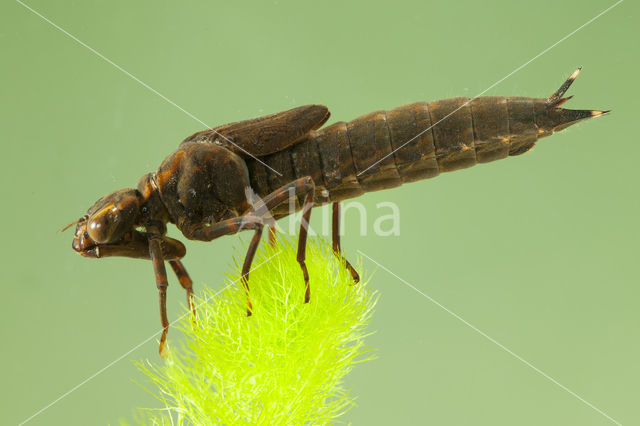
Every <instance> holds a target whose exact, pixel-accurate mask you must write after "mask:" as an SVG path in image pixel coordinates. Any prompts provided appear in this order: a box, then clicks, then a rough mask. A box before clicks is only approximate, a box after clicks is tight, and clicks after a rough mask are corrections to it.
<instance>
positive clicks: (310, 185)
mask: <svg viewBox="0 0 640 426" xmlns="http://www.w3.org/2000/svg"><path fill="white" fill-rule="evenodd" d="M315 187H316V185H315V183H314V182H313V179H312V178H311V177H310V176H306V177H303V178H300V179H296V180H294V181H293V182H291V183H288V184H286V185H284V186H282V187H280V188H279V189H276V190H275V191H273V192H272V193H271V194H269V195H267V196H266V197H265V198H264V199H263V200H262V203H263V205H264V207H265V208H266V209H267V210H273V209H274V208H276V207H278V206H279V205H280V204H282V203H283V202H285V201H287V200H288V199H289V197H291V196H294V195H295V196H297V195H303V194H306V195H305V199H304V203H303V206H302V222H301V223H300V235H299V236H298V254H297V256H296V260H297V261H298V263H299V264H300V268H302V275H303V277H304V285H305V295H304V302H305V303H307V302H309V298H310V295H311V290H310V288H309V272H308V271H307V265H306V263H305V259H306V248H307V233H308V229H309V219H310V217H311V208H312V207H313V196H314V194H315ZM258 210H260V206H259V207H258Z"/></svg>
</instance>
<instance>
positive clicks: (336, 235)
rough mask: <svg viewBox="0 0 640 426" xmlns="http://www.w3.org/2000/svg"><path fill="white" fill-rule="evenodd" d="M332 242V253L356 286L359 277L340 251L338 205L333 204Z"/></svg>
mask: <svg viewBox="0 0 640 426" xmlns="http://www.w3.org/2000/svg"><path fill="white" fill-rule="evenodd" d="M332 231H333V232H332V237H333V238H332V241H333V252H334V253H335V255H336V256H338V257H339V258H340V259H342V260H343V261H344V263H345V266H346V267H347V269H348V270H349V272H350V273H351V278H353V284H358V283H359V282H360V275H358V272H357V271H356V270H355V268H354V267H353V266H351V263H349V261H348V260H347V259H346V258H345V257H344V256H343V254H342V250H341V247H340V203H338V202H335V203H333V229H332Z"/></svg>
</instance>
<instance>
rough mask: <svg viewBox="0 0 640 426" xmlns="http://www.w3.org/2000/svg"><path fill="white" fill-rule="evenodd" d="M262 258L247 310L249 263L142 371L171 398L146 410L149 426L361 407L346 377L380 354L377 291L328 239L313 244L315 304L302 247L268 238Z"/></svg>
mask: <svg viewBox="0 0 640 426" xmlns="http://www.w3.org/2000/svg"><path fill="white" fill-rule="evenodd" d="M262 247H263V248H262V249H261V250H260V251H259V253H258V254H257V255H256V258H255V260H254V262H253V265H254V269H253V270H252V271H251V274H250V275H251V279H250V285H251V291H250V297H251V302H252V304H253V315H252V316H250V317H247V316H246V296H245V293H244V290H243V288H242V285H241V282H240V278H239V277H240V272H239V270H240V268H239V265H236V268H235V269H236V272H235V273H234V274H233V275H232V276H230V277H229V278H228V285H227V286H226V287H225V288H224V289H223V290H222V291H219V292H214V291H213V290H210V289H206V290H204V291H203V292H202V295H201V296H200V297H199V298H198V299H197V300H196V304H197V305H199V306H198V308H197V310H198V312H197V320H196V321H195V323H194V322H193V321H189V320H187V319H186V318H185V320H183V321H182V322H181V324H180V325H179V326H178V328H181V329H182V332H183V333H184V335H185V339H184V341H183V342H182V343H181V344H179V345H178V346H176V347H174V348H171V349H170V351H169V354H168V357H167V359H166V360H165V361H162V362H153V363H152V362H147V363H145V364H140V368H141V369H142V370H143V372H144V373H145V374H146V375H147V376H148V377H149V378H150V379H151V382H152V383H153V384H154V385H155V387H157V390H155V391H151V392H152V394H154V396H156V397H157V398H158V399H159V400H161V401H162V403H163V404H164V408H161V409H143V410H142V412H141V415H142V416H143V418H142V419H140V420H141V421H142V422H144V423H146V424H172V425H173V424H196V425H204V424H227V425H231V424H233V425H237V424H282V425H285V424H286V425H289V424H303V423H307V424H328V423H334V422H336V421H337V419H338V418H339V417H340V416H341V415H342V414H344V413H345V412H346V411H348V410H349V409H350V408H352V407H353V405H354V399H355V398H354V396H353V395H351V394H350V393H349V390H348V389H347V387H346V386H345V383H344V377H345V375H346V374H347V373H348V372H349V371H350V370H351V369H352V367H353V366H354V365H355V364H357V363H361V362H363V361H367V360H370V359H372V358H373V353H372V351H371V350H370V349H369V348H368V347H367V346H365V343H364V338H365V337H366V336H367V335H368V334H370V332H369V331H367V325H368V323H369V321H370V319H371V315H372V312H373V308H374V306H375V303H376V300H377V296H376V294H375V292H372V291H370V290H369V289H368V288H367V286H366V283H365V282H361V283H360V284H358V285H352V284H353V281H352V278H351V275H350V274H349V272H348V271H347V269H346V268H345V267H344V264H343V263H342V262H340V260H339V259H338V258H337V257H336V256H334V255H333V253H332V252H331V247H330V246H328V245H327V244H326V243H325V242H324V241H322V240H312V241H309V245H308V248H307V267H308V269H309V275H310V276H311V301H310V303H308V304H304V303H302V302H303V300H304V284H303V280H302V272H301V270H300V266H299V265H298V262H297V261H296V255H295V244H293V243H292V242H291V241H281V240H279V241H278V242H277V244H276V246H275V247H269V246H268V245H266V244H264V245H263V246H262Z"/></svg>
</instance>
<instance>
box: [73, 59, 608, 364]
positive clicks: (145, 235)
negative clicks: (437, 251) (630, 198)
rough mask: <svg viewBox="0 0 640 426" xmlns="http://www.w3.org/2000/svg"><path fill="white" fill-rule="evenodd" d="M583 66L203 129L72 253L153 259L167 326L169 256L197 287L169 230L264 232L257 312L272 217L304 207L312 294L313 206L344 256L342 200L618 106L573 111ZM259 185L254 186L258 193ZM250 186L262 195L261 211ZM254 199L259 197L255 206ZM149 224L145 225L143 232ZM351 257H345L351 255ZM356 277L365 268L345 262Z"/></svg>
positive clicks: (302, 240)
mask: <svg viewBox="0 0 640 426" xmlns="http://www.w3.org/2000/svg"><path fill="white" fill-rule="evenodd" d="M578 72H579V69H578V70H576V71H575V72H574V73H573V74H572V75H571V76H570V77H569V79H568V80H567V81H566V82H565V83H564V84H563V85H562V86H561V87H560V89H558V90H557V91H556V92H555V93H554V94H553V95H551V96H550V97H548V98H523V97H498V96H491V97H479V98H472V99H469V98H452V99H444V100H439V101H434V102H429V103H427V102H417V103H414V104H409V105H405V106H401V107H398V108H395V109H392V110H389V111H376V112H373V113H371V114H368V115H365V116H362V117H360V118H357V119H355V120H353V121H351V122H349V123H345V122H338V123H334V124H332V125H331V126H328V127H325V128H323V129H321V130H318V129H320V127H321V126H322V125H323V124H324V123H325V122H326V121H327V119H328V118H329V110H328V109H327V107H325V106H322V105H307V106H302V107H298V108H294V109H291V110H288V111H284V112H280V113H277V114H272V115H268V116H265V117H260V118H256V119H252V120H247V121H241V122H237V123H231V124H226V125H223V126H219V127H216V128H213V129H209V130H204V131H202V132H198V133H195V134H194V135H192V136H190V137H188V138H187V139H185V140H184V141H183V142H182V143H181V144H180V145H179V146H178V149H177V150H176V151H174V152H173V153H171V154H170V155H169V156H168V157H167V158H166V159H165V160H164V161H163V162H162V164H161V165H160V167H159V168H158V170H157V171H156V172H155V173H148V174H146V175H145V176H143V177H142V179H140V182H139V183H138V187H137V189H122V190H119V191H115V192H113V193H111V194H109V195H107V196H106V197H103V198H101V199H100V200H98V201H97V202H96V203H95V204H94V205H93V206H92V207H91V208H90V209H89V210H88V212H87V214H86V215H85V216H83V217H82V218H81V219H79V220H78V221H77V222H74V223H77V227H76V232H75V236H74V239H73V248H74V250H76V251H77V252H79V253H80V254H82V255H83V256H86V257H95V258H99V257H107V256H125V257H133V258H142V259H150V260H151V261H152V263H153V268H154V271H155V276H156V285H157V288H158V291H159V299H160V315H161V320H162V327H163V333H162V337H161V339H160V353H161V354H162V352H163V346H164V342H165V339H166V334H167V330H168V326H169V322H168V319H167V314H166V289H167V274H166V270H165V264H164V262H165V261H168V262H169V265H170V266H171V267H172V269H173V271H174V272H175V274H176V275H177V277H178V280H179V282H180V284H181V285H182V286H183V287H184V288H185V289H186V291H187V298H188V301H189V305H190V307H191V309H193V300H192V282H191V279H190V278H189V275H188V274H187V272H186V270H185V268H184V266H183V265H182V263H181V261H180V259H181V258H182V257H183V256H184V255H185V252H186V250H185V247H184V245H182V243H180V242H179V241H177V240H174V239H171V238H169V237H167V236H166V235H165V233H166V230H167V228H166V224H167V223H169V222H170V223H173V224H175V225H176V226H177V227H178V229H180V231H182V233H183V234H184V236H185V237H186V238H188V239H192V240H201V241H211V240H213V239H216V238H218V237H221V236H223V235H229V234H235V233H237V232H239V231H240V230H246V229H251V230H253V231H254V236H253V239H252V240H251V242H250V244H249V247H248V251H247V255H246V258H245V261H244V264H243V267H242V277H243V285H244V286H245V289H246V291H247V307H248V309H247V314H248V315H250V314H251V309H252V306H251V302H250V300H249V296H248V290H249V286H248V279H249V270H250V268H251V262H252V261H253V257H254V255H255V253H256V250H257V247H258V244H259V242H260V239H261V236H262V230H263V227H264V224H265V220H266V219H265V214H264V212H270V213H271V214H272V215H273V217H274V218H275V219H279V218H281V217H284V216H286V215H288V214H290V213H291V211H289V208H288V206H287V204H288V203H287V201H289V198H290V197H294V198H295V202H296V208H297V209H299V208H302V210H303V213H302V224H301V226H300V234H299V240H298V241H299V243H298V253H297V260H298V262H299V263H300V267H301V269H302V272H303V279H304V283H305V286H306V292H305V300H304V302H305V303H306V302H308V301H309V299H310V287H309V275H308V273H307V268H306V265H305V246H306V239H307V224H308V223H309V219H310V215H311V208H312V207H313V206H317V205H322V204H326V203H333V249H334V251H335V253H336V254H337V255H339V256H342V255H341V249H340V235H339V232H338V231H339V217H340V211H339V204H338V203H339V202H340V201H342V200H345V199H348V198H353V197H356V196H359V195H362V194H363V193H365V192H369V191H376V190H381V189H387V188H392V187H395V186H399V185H401V184H403V183H407V182H413V181H416V180H421V179H426V178H430V177H434V176H436V175H438V174H439V173H441V172H447V171H453V170H458V169H461V168H466V167H470V166H472V165H474V164H476V163H484V162H490V161H494V160H497V159H501V158H506V157H509V156H514V155H520V154H522V153H525V152H527V151H528V150H530V149H531V148H532V147H533V145H534V144H535V143H536V141H537V140H538V139H539V138H542V137H545V136H549V135H551V134H553V133H554V132H556V131H559V130H562V129H564V128H566V127H568V126H570V125H572V124H574V123H577V122H579V121H581V120H584V119H588V118H591V117H598V116H601V115H603V114H605V113H607V112H608V111H599V110H568V109H564V108H561V107H560V106H561V105H562V104H563V103H564V102H565V101H567V100H568V99H569V98H563V97H562V96H563V95H564V93H565V92H566V91H567V89H568V88H569V86H570V85H571V83H572V82H573V81H574V79H575V78H576V77H577V75H578ZM248 189H250V190H248ZM249 193H255V194H257V195H258V196H259V197H260V199H261V201H260V203H259V204H260V206H259V207H260V208H256V207H255V206H253V205H252V201H251V200H250V199H249V197H248V195H247V194H249ZM254 204H255V203H254ZM138 228H142V229H144V232H143V231H139V230H138ZM342 259H343V260H344V258H342ZM345 265H346V267H347V268H348V269H349V270H350V272H351V274H352V276H353V279H354V281H355V282H358V279H359V277H358V274H357V273H356V271H355V270H354V269H353V267H352V266H351V265H350V264H349V262H347V261H346V260H345Z"/></svg>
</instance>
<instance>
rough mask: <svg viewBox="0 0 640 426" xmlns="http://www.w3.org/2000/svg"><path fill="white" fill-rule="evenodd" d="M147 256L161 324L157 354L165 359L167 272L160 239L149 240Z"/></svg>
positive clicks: (152, 238) (167, 326) (167, 324)
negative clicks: (148, 256) (154, 275)
mask: <svg viewBox="0 0 640 426" xmlns="http://www.w3.org/2000/svg"><path fill="white" fill-rule="evenodd" d="M149 255H150V256H151V262H152V263H153V270H154V272H155V274H156V287H158V302H159V304H160V322H161V323H162V337H160V347H159V348H158V352H159V353H160V356H161V357H163V358H164V357H165V356H166V353H165V350H164V344H165V341H166V339H167V332H168V331H169V320H168V318H167V287H168V285H169V283H168V282H167V270H166V269H165V267H164V259H163V257H162V247H161V245H160V238H157V237H153V236H152V237H150V238H149Z"/></svg>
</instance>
